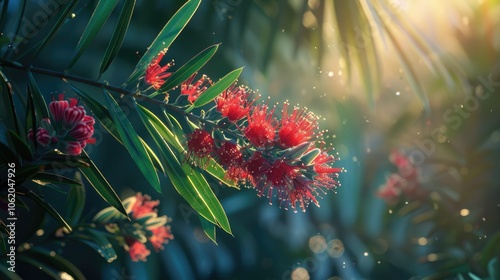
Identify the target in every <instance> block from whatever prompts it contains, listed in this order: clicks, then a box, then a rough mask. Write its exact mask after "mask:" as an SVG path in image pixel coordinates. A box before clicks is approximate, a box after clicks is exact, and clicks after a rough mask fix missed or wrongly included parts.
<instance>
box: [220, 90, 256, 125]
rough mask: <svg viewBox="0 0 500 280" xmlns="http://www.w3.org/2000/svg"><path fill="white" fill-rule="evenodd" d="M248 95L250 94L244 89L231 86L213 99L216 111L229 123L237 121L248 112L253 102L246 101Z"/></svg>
mask: <svg viewBox="0 0 500 280" xmlns="http://www.w3.org/2000/svg"><path fill="white" fill-rule="evenodd" d="M249 95H250V93H249V92H248V89H246V88H245V87H243V86H240V87H234V86H233V87H231V88H229V89H227V90H225V91H224V92H223V93H221V94H220V95H219V96H218V97H217V99H215V103H216V104H217V107H216V108H217V111H218V112H220V113H221V114H222V116H224V117H227V118H228V120H229V121H231V122H236V121H239V120H241V119H242V118H244V117H245V116H246V115H247V114H248V113H249V112H250V109H251V103H253V102H250V101H249V100H248V98H249Z"/></svg>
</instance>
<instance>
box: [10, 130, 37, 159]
mask: <svg viewBox="0 0 500 280" xmlns="http://www.w3.org/2000/svg"><path fill="white" fill-rule="evenodd" d="M7 135H8V136H9V137H10V139H11V141H12V144H13V145H14V147H15V148H16V152H17V154H18V155H20V156H21V157H22V158H24V159H32V154H31V150H30V148H29V147H28V145H26V140H23V139H22V138H21V137H19V135H17V133H15V132H14V130H9V131H8V132H7Z"/></svg>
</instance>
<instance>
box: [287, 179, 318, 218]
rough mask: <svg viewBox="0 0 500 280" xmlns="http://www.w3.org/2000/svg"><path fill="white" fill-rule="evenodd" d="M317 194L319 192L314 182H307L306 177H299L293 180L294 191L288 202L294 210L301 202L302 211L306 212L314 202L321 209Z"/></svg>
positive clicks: (290, 194) (291, 191)
mask: <svg viewBox="0 0 500 280" xmlns="http://www.w3.org/2000/svg"><path fill="white" fill-rule="evenodd" d="M316 194H317V192H316V190H315V188H314V183H313V182H312V181H310V180H307V179H306V178H305V177H297V178H295V179H294V180H293V189H292V190H290V193H289V195H288V199H287V201H288V203H289V204H290V207H292V209H296V208H295V205H296V204H297V202H299V206H300V208H302V211H303V212H306V208H307V207H308V206H309V204H310V203H311V202H314V204H316V206H318V207H319V202H318V200H317V199H316V196H315V195H316ZM295 211H296V210H295Z"/></svg>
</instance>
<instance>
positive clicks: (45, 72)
mask: <svg viewBox="0 0 500 280" xmlns="http://www.w3.org/2000/svg"><path fill="white" fill-rule="evenodd" d="M0 66H1V67H9V68H12V69H16V70H22V71H27V72H33V73H38V74H42V75H45V76H50V77H55V78H60V79H61V80H63V81H64V80H71V81H75V82H79V83H83V84H87V85H90V86H94V87H98V88H104V89H107V90H110V91H113V92H115V93H119V94H123V95H128V96H132V97H136V98H139V99H140V100H145V101H147V102H150V103H152V104H155V105H159V106H162V107H164V108H166V109H169V110H172V111H175V112H177V113H180V114H182V115H184V116H187V117H188V118H190V119H195V120H198V121H202V122H207V120H205V119H204V118H202V117H200V116H197V115H194V114H191V113H188V112H186V111H184V110H182V109H180V108H178V107H176V106H174V105H171V104H167V103H165V102H162V101H159V100H156V99H152V98H149V97H147V96H144V95H141V94H140V93H139V92H134V91H131V90H128V89H125V88H122V87H118V86H114V85H109V84H107V83H103V82H99V81H95V80H91V79H87V78H84V77H80V76H75V75H71V74H67V73H64V72H58V71H54V70H49V69H45V68H39V67H34V66H25V65H20V64H14V63H11V62H8V61H4V60H0Z"/></svg>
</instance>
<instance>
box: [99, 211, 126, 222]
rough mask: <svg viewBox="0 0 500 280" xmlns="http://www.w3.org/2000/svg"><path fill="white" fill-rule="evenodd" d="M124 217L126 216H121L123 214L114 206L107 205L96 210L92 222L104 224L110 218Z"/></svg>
mask: <svg viewBox="0 0 500 280" xmlns="http://www.w3.org/2000/svg"><path fill="white" fill-rule="evenodd" d="M124 218H126V217H125V216H123V214H121V213H120V212H118V211H116V209H115V208H113V207H107V208H104V209H102V210H101V211H99V212H97V214H95V216H94V218H93V219H92V221H93V222H94V223H98V224H105V223H108V222H109V221H111V220H115V219H116V220H123V219H124Z"/></svg>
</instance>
